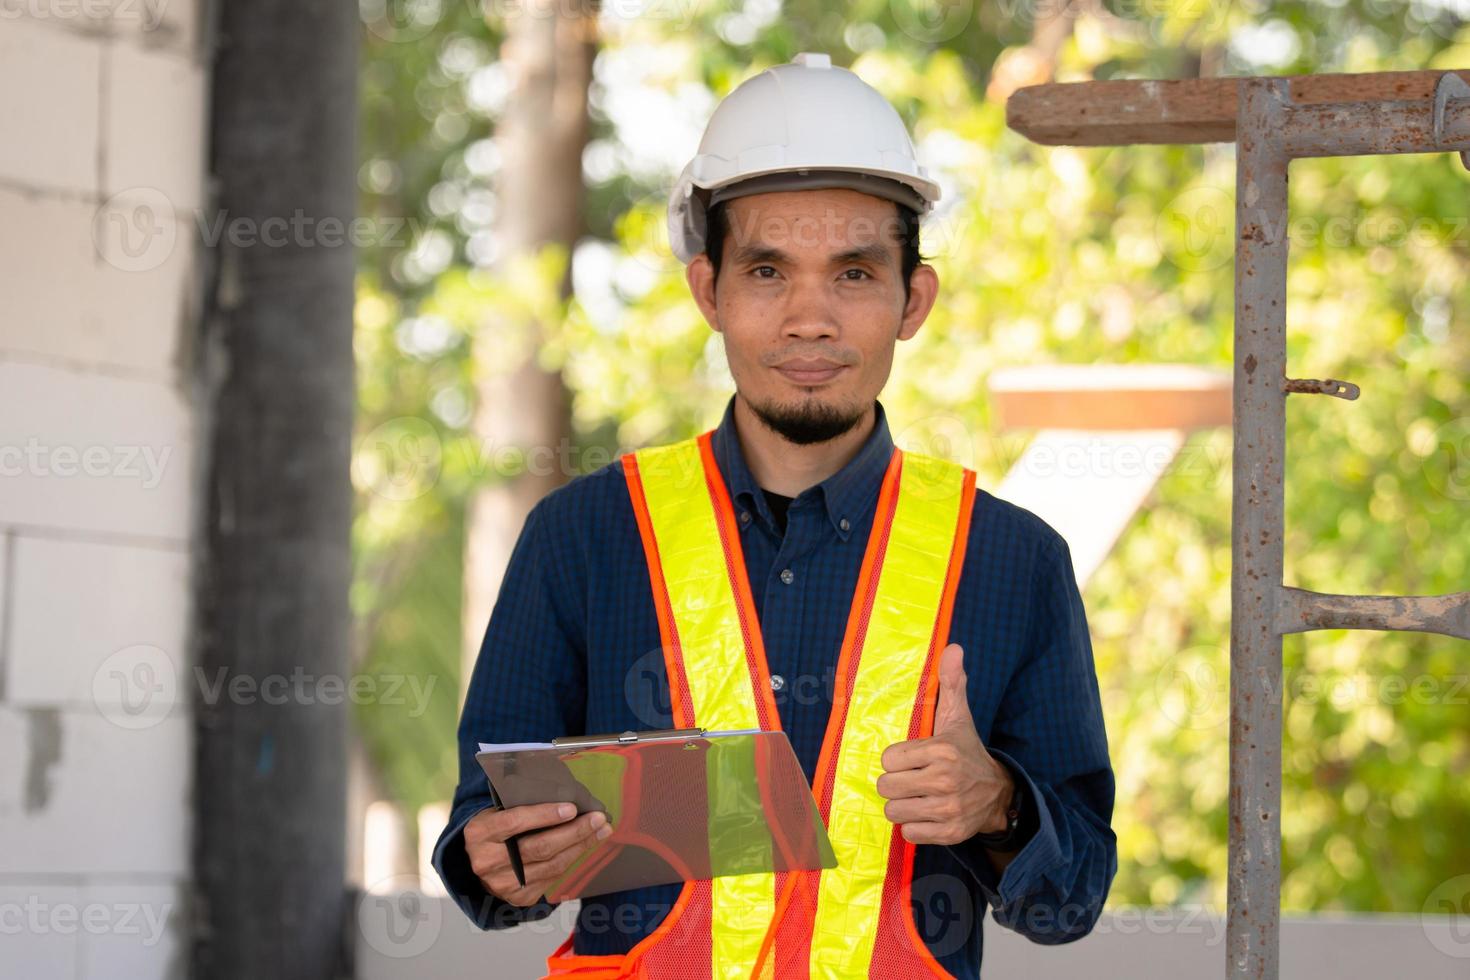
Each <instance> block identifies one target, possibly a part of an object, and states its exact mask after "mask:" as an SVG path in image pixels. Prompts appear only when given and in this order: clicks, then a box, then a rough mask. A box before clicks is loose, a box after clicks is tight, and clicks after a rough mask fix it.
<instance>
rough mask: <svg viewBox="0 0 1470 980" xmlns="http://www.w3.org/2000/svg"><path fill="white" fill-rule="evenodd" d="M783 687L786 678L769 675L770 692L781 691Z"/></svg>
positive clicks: (778, 675)
mask: <svg viewBox="0 0 1470 980" xmlns="http://www.w3.org/2000/svg"><path fill="white" fill-rule="evenodd" d="M785 686H786V678H784V677H782V676H781V675H780V674H772V675H771V690H773V691H779V690H781V688H783V687H785Z"/></svg>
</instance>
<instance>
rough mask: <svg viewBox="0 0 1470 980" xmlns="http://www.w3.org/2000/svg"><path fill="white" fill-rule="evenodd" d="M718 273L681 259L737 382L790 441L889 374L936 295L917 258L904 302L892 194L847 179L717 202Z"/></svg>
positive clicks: (875, 389) (934, 281)
mask: <svg viewBox="0 0 1470 980" xmlns="http://www.w3.org/2000/svg"><path fill="white" fill-rule="evenodd" d="M726 216H727V219H728V220H727V226H728V231H727V232H726V236H725V245H724V252H723V255H722V259H721V262H720V275H719V279H718V281H716V280H715V278H714V268H713V266H712V265H711V264H710V261H709V257H708V256H706V255H700V256H698V257H696V258H695V260H694V261H693V262H691V263H690V266H689V269H688V270H687V274H686V278H687V280H688V282H689V287H690V291H691V292H692V293H693V295H694V298H695V301H696V302H697V303H698V304H699V307H700V310H701V311H702V312H703V313H704V317H705V319H706V320H707V321H709V324H710V326H711V327H713V328H714V329H715V330H716V331H718V332H720V333H721V334H723V335H724V338H725V354H726V358H727V359H728V361H729V364H730V373H731V375H732V376H733V377H734V379H735V387H736V390H737V392H738V394H739V395H740V397H742V398H744V399H745V401H746V402H747V403H748V404H749V405H750V407H751V408H752V409H753V410H754V411H755V413H756V414H757V415H758V416H759V417H761V418H762V419H763V420H764V421H765V422H766V423H767V424H768V425H770V426H771V427H772V428H773V429H775V430H776V431H777V432H780V433H781V434H782V435H784V436H786V437H787V438H788V439H790V440H791V441H793V442H798V443H801V442H821V441H825V440H827V439H832V438H835V437H836V436H838V435H841V434H842V433H843V432H846V431H847V430H848V429H850V428H851V427H852V426H853V425H855V424H857V423H858V422H859V421H861V420H862V419H863V418H864V417H865V416H866V414H867V412H868V410H869V409H870V408H871V407H872V405H873V401H874V400H875V399H876V398H877V397H878V393H879V392H880V391H882V389H883V385H884V384H885V383H886V382H887V381H888V374H889V371H890V369H891V368H892V366H893V348H894V343H895V342H896V341H898V340H907V339H908V338H910V337H912V336H913V335H914V334H915V333H917V332H918V329H919V327H920V325H921V324H922V323H923V322H924V318H925V317H926V316H928V314H929V310H930V308H931V307H932V306H933V304H934V298H935V295H936V294H937V292H938V277H937V276H936V275H935V273H934V270H933V269H932V268H931V267H929V266H927V265H920V266H919V267H918V268H917V269H916V270H915V271H914V275H913V277H912V279H911V280H910V290H909V297H908V300H907V301H905V299H904V286H903V279H902V268H901V262H902V251H901V247H900V244H899V238H898V215H897V210H896V208H895V207H894V204H893V202H891V201H887V200H884V199H882V198H878V197H873V196H872V195H870V194H864V193H862V192H860V191H854V190H848V189H845V188H821V189H817V190H809V191H777V192H772V193H767V194H752V195H749V196H746V197H738V198H735V199H734V200H732V201H730V202H729V203H728V204H727V205H726Z"/></svg>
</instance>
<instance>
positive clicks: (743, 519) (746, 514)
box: [740, 510, 750, 524]
mask: <svg viewBox="0 0 1470 980" xmlns="http://www.w3.org/2000/svg"><path fill="white" fill-rule="evenodd" d="M740 523H741V524H749V523H750V511H748V510H742V511H741V512H740Z"/></svg>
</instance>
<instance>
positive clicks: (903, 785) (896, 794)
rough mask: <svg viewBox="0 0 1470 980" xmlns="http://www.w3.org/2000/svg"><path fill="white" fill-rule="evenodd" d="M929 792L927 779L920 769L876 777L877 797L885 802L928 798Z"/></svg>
mask: <svg viewBox="0 0 1470 980" xmlns="http://www.w3.org/2000/svg"><path fill="white" fill-rule="evenodd" d="M931 792H932V789H931V788H930V786H929V778H928V777H927V776H926V775H925V774H924V771H923V769H922V768H921V769H905V770H901V771H898V772H885V773H884V774H883V775H881V776H879V777H878V795H879V796H881V797H883V798H884V799H885V800H902V799H908V798H909V797H914V796H928V795H929V794H930V793H931Z"/></svg>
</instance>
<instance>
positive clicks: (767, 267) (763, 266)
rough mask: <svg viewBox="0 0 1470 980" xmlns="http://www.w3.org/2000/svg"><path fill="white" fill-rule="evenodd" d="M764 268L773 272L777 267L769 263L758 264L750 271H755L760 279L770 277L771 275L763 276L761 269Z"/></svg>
mask: <svg viewBox="0 0 1470 980" xmlns="http://www.w3.org/2000/svg"><path fill="white" fill-rule="evenodd" d="M763 269H769V270H770V271H771V272H775V271H776V269H775V267H774V266H769V265H758V266H756V267H755V268H754V269H751V270H750V271H751V272H753V273H755V275H756V277H757V278H759V279H769V278H770V276H763V275H761V270H763Z"/></svg>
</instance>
